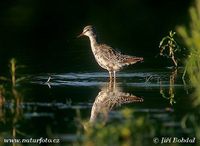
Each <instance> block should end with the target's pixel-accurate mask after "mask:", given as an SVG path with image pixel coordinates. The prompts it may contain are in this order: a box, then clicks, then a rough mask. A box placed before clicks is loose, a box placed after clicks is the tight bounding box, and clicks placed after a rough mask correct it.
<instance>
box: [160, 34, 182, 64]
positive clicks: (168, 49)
mask: <svg viewBox="0 0 200 146" xmlns="http://www.w3.org/2000/svg"><path fill="white" fill-rule="evenodd" d="M175 34H176V32H173V31H170V32H169V35H168V36H165V37H163V38H162V40H161V41H160V44H159V48H160V56H166V57H168V58H171V60H172V61H173V63H174V66H175V67H177V66H178V58H177V52H180V51H181V50H180V47H179V45H178V44H177V41H176V40H175V39H174V35H175Z"/></svg>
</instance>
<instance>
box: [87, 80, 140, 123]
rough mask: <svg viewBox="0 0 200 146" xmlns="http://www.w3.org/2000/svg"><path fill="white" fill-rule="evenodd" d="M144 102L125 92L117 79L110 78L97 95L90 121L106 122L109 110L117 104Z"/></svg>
mask: <svg viewBox="0 0 200 146" xmlns="http://www.w3.org/2000/svg"><path fill="white" fill-rule="evenodd" d="M133 102H143V99H142V98H140V97H137V96H135V95H132V94H129V93H125V92H123V91H122V90H121V88H120V87H119V86H117V85H116V82H115V80H114V81H113V80H110V82H109V83H107V84H106V85H105V86H104V87H103V88H102V89H101V91H100V92H99V94H98V95H97V97H96V99H95V101H94V103H93V106H92V110H91V116H90V123H95V122H97V121H100V122H103V123H106V122H107V120H108V114H109V112H110V111H111V110H112V109H113V108H114V107H117V106H120V105H121V104H126V103H133Z"/></svg>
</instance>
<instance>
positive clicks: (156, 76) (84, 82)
mask: <svg viewBox="0 0 200 146" xmlns="http://www.w3.org/2000/svg"><path fill="white" fill-rule="evenodd" d="M49 76H51V80H50V82H48V83H46V81H47V80H48V78H49ZM160 79H162V85H160V83H159V80H160ZM31 83H33V84H40V85H47V84H48V85H49V86H75V87H80V86H82V87H84V86H85V87H93V86H101V85H105V84H106V83H108V73H107V72H91V73H65V74H51V75H49V74H44V75H36V76H33V77H32V78H31ZM117 84H120V85H126V86H136V87H160V86H162V87H168V86H169V73H168V72H145V73H144V72H128V73H126V72H120V73H118V74H117ZM174 86H176V87H180V86H183V85H182V83H180V84H179V83H178V84H174Z"/></svg>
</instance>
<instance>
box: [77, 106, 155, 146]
mask: <svg viewBox="0 0 200 146" xmlns="http://www.w3.org/2000/svg"><path fill="white" fill-rule="evenodd" d="M120 113H121V116H122V118H121V120H120V123H119V122H114V123H112V124H111V123H108V124H107V125H104V124H103V123H101V122H100V123H98V122H97V123H95V124H94V123H93V124H90V123H88V125H87V129H86V130H85V131H84V132H83V133H82V134H83V135H82V139H81V140H80V141H79V142H76V143H75V144H74V145H77V146H78V145H81V146H89V145H90V146H93V145H94V146H104V145H116V146H117V145H127V146H131V145H138V146H141V145H145V144H146V143H149V141H148V140H145V141H144V139H146V138H149V140H151V142H152V139H151V138H152V137H153V136H154V135H155V130H154V128H153V126H152V123H151V121H150V120H149V119H148V116H138V117H134V116H133V115H134V111H133V110H130V109H128V108H125V109H123V110H121V112H120Z"/></svg>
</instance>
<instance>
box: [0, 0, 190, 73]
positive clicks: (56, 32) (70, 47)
mask: <svg viewBox="0 0 200 146" xmlns="http://www.w3.org/2000/svg"><path fill="white" fill-rule="evenodd" d="M192 2H193V1H192V0H185V1H183V0H162V1H160V0H142V1H141V0H118V1H116V0H109V1H107V0H101V1H92V0H84V1H81V0H67V1H66V0H58V1H44V0H2V1H1V2H0V71H1V72H4V70H6V68H7V65H8V60H9V59H10V58H12V57H15V58H16V59H17V61H18V62H20V63H21V64H24V65H26V66H27V67H28V68H29V71H30V72H31V73H34V72H73V71H94V70H99V67H98V65H97V64H96V63H95V60H94V58H93V56H92V52H91V50H90V46H89V40H88V39H87V38H80V39H77V38H76V36H77V35H78V34H79V33H81V31H82V29H83V27H84V26H86V25H88V24H91V25H94V26H95V27H96V29H97V32H98V35H99V37H100V40H101V41H102V42H104V43H107V44H109V45H111V46H112V47H114V48H117V49H118V50H120V51H122V52H123V53H125V54H130V55H135V56H143V57H144V58H145V62H144V63H143V64H141V65H139V66H140V67H141V66H142V67H149V66H151V67H153V66H160V65H163V64H164V62H163V60H162V61H160V60H161V59H160V60H159V58H155V56H156V55H157V54H158V53H159V48H158V45H159V41H160V40H161V38H162V37H163V36H166V35H167V34H168V32H169V31H170V30H171V29H172V30H173V29H175V28H174V26H177V25H181V24H185V23H186V22H187V21H188V8H189V6H190V4H191V3H192ZM72 63H73V64H72ZM139 66H138V67H139Z"/></svg>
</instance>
